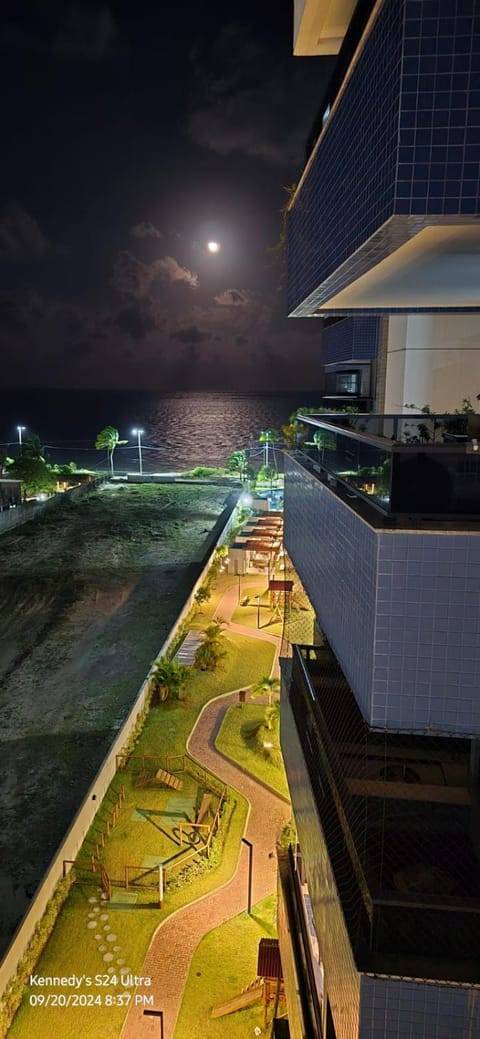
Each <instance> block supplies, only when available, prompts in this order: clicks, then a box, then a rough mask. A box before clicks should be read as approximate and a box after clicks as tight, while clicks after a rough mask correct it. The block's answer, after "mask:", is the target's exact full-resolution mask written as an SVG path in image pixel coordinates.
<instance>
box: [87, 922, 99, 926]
mask: <svg viewBox="0 0 480 1039" xmlns="http://www.w3.org/2000/svg"><path fill="white" fill-rule="evenodd" d="M96 926H97V921H96V920H89V921H88V923H87V927H96Z"/></svg>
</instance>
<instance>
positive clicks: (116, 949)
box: [113, 945, 122, 963]
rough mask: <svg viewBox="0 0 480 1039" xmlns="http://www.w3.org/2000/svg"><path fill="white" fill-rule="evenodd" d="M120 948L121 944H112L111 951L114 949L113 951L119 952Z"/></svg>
mask: <svg viewBox="0 0 480 1039" xmlns="http://www.w3.org/2000/svg"><path fill="white" fill-rule="evenodd" d="M121 948H122V946H121V945H114V946H113V951H114V952H120V949H121ZM117 963H118V960H117Z"/></svg>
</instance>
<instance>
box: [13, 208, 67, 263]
mask: <svg viewBox="0 0 480 1039" xmlns="http://www.w3.org/2000/svg"><path fill="white" fill-rule="evenodd" d="M54 252H55V250H54V248H53V246H52V244H51V242H50V241H49V240H48V238H47V237H46V235H45V234H44V233H43V231H42V230H41V228H40V226H39V224H38V223H37V221H36V220H35V218H34V217H33V216H30V214H29V213H27V211H26V210H25V209H24V208H23V206H21V205H20V203H19V202H9V204H8V206H7V207H6V209H5V210H4V212H3V214H2V216H0V260H13V261H29V260H42V259H44V258H45V257H47V256H51V255H52V254H53V253H54Z"/></svg>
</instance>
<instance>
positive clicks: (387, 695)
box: [285, 458, 480, 735]
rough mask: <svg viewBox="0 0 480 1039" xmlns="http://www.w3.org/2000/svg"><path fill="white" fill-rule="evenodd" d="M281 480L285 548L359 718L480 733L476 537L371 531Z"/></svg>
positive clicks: (291, 470)
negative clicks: (338, 666) (283, 498)
mask: <svg viewBox="0 0 480 1039" xmlns="http://www.w3.org/2000/svg"><path fill="white" fill-rule="evenodd" d="M285 475H286V479H285V544H286V548H287V551H288V553H289V555H290V556H291V558H292V560H293V563H294V566H295V568H296V569H297V570H298V573H299V576H300V579H301V581H302V583H303V584H304V586H305V589H306V591H307V594H308V595H309V597H310V599H311V601H312V604H313V606H314V608H315V612H316V614H317V617H318V620H319V623H320V625H321V627H322V628H323V630H324V631H325V634H326V636H327V638H328V640H329V642H330V643H331V646H332V649H333V651H334V653H335V655H336V657H337V659H338V661H339V663H340V665H341V667H342V669H343V671H344V673H345V676H346V678H347V680H348V682H349V684H350V686H351V688H352V690H353V693H354V695H355V698H356V700H357V703H358V705H359V707H360V710H361V711H362V714H363V716H364V718H365V719H366V721H368V722H369V724H370V725H372V726H375V727H380V728H384V727H388V728H392V729H401V730H409V731H416V732H423V731H425V730H426V729H429V728H431V729H433V730H434V731H439V732H445V733H452V734H454V733H456V734H459V735H470V734H478V733H480V696H479V695H478V690H479V688H480V534H476V533H467V532H465V533H460V532H455V533H450V532H447V531H445V532H425V531H423V532H418V531H412V532H407V533H405V532H396V531H385V530H381V531H379V530H373V529H372V528H371V527H369V526H368V524H366V523H365V522H364V521H363V520H361V519H360V518H359V517H358V515H357V514H356V513H355V512H354V511H353V510H352V509H350V508H348V507H347V506H346V505H345V504H344V503H343V502H342V501H340V500H339V499H338V498H337V497H336V496H335V494H334V493H333V492H332V491H330V490H329V489H328V488H327V487H325V486H324V485H323V484H321V483H320V482H319V481H318V480H317V479H315V477H313V476H312V475H311V474H310V473H308V472H307V471H306V470H305V469H303V467H302V466H301V465H300V464H299V463H298V462H295V461H293V460H292V459H288V458H287V459H286V466H285Z"/></svg>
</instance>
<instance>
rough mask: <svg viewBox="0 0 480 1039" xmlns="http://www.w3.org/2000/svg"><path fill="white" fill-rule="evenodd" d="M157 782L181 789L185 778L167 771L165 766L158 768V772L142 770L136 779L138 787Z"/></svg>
mask: <svg viewBox="0 0 480 1039" xmlns="http://www.w3.org/2000/svg"><path fill="white" fill-rule="evenodd" d="M155 783H161V784H162V786H168V787H170V788H171V789H172V790H181V789H182V786H183V779H179V778H178V776H174V775H172V773H171V772H167V771H166V770H165V769H164V768H158V769H157V770H156V772H141V773H140V775H139V776H138V777H137V779H136V780H135V786H136V787H137V786H153V785H154V784H155Z"/></svg>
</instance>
